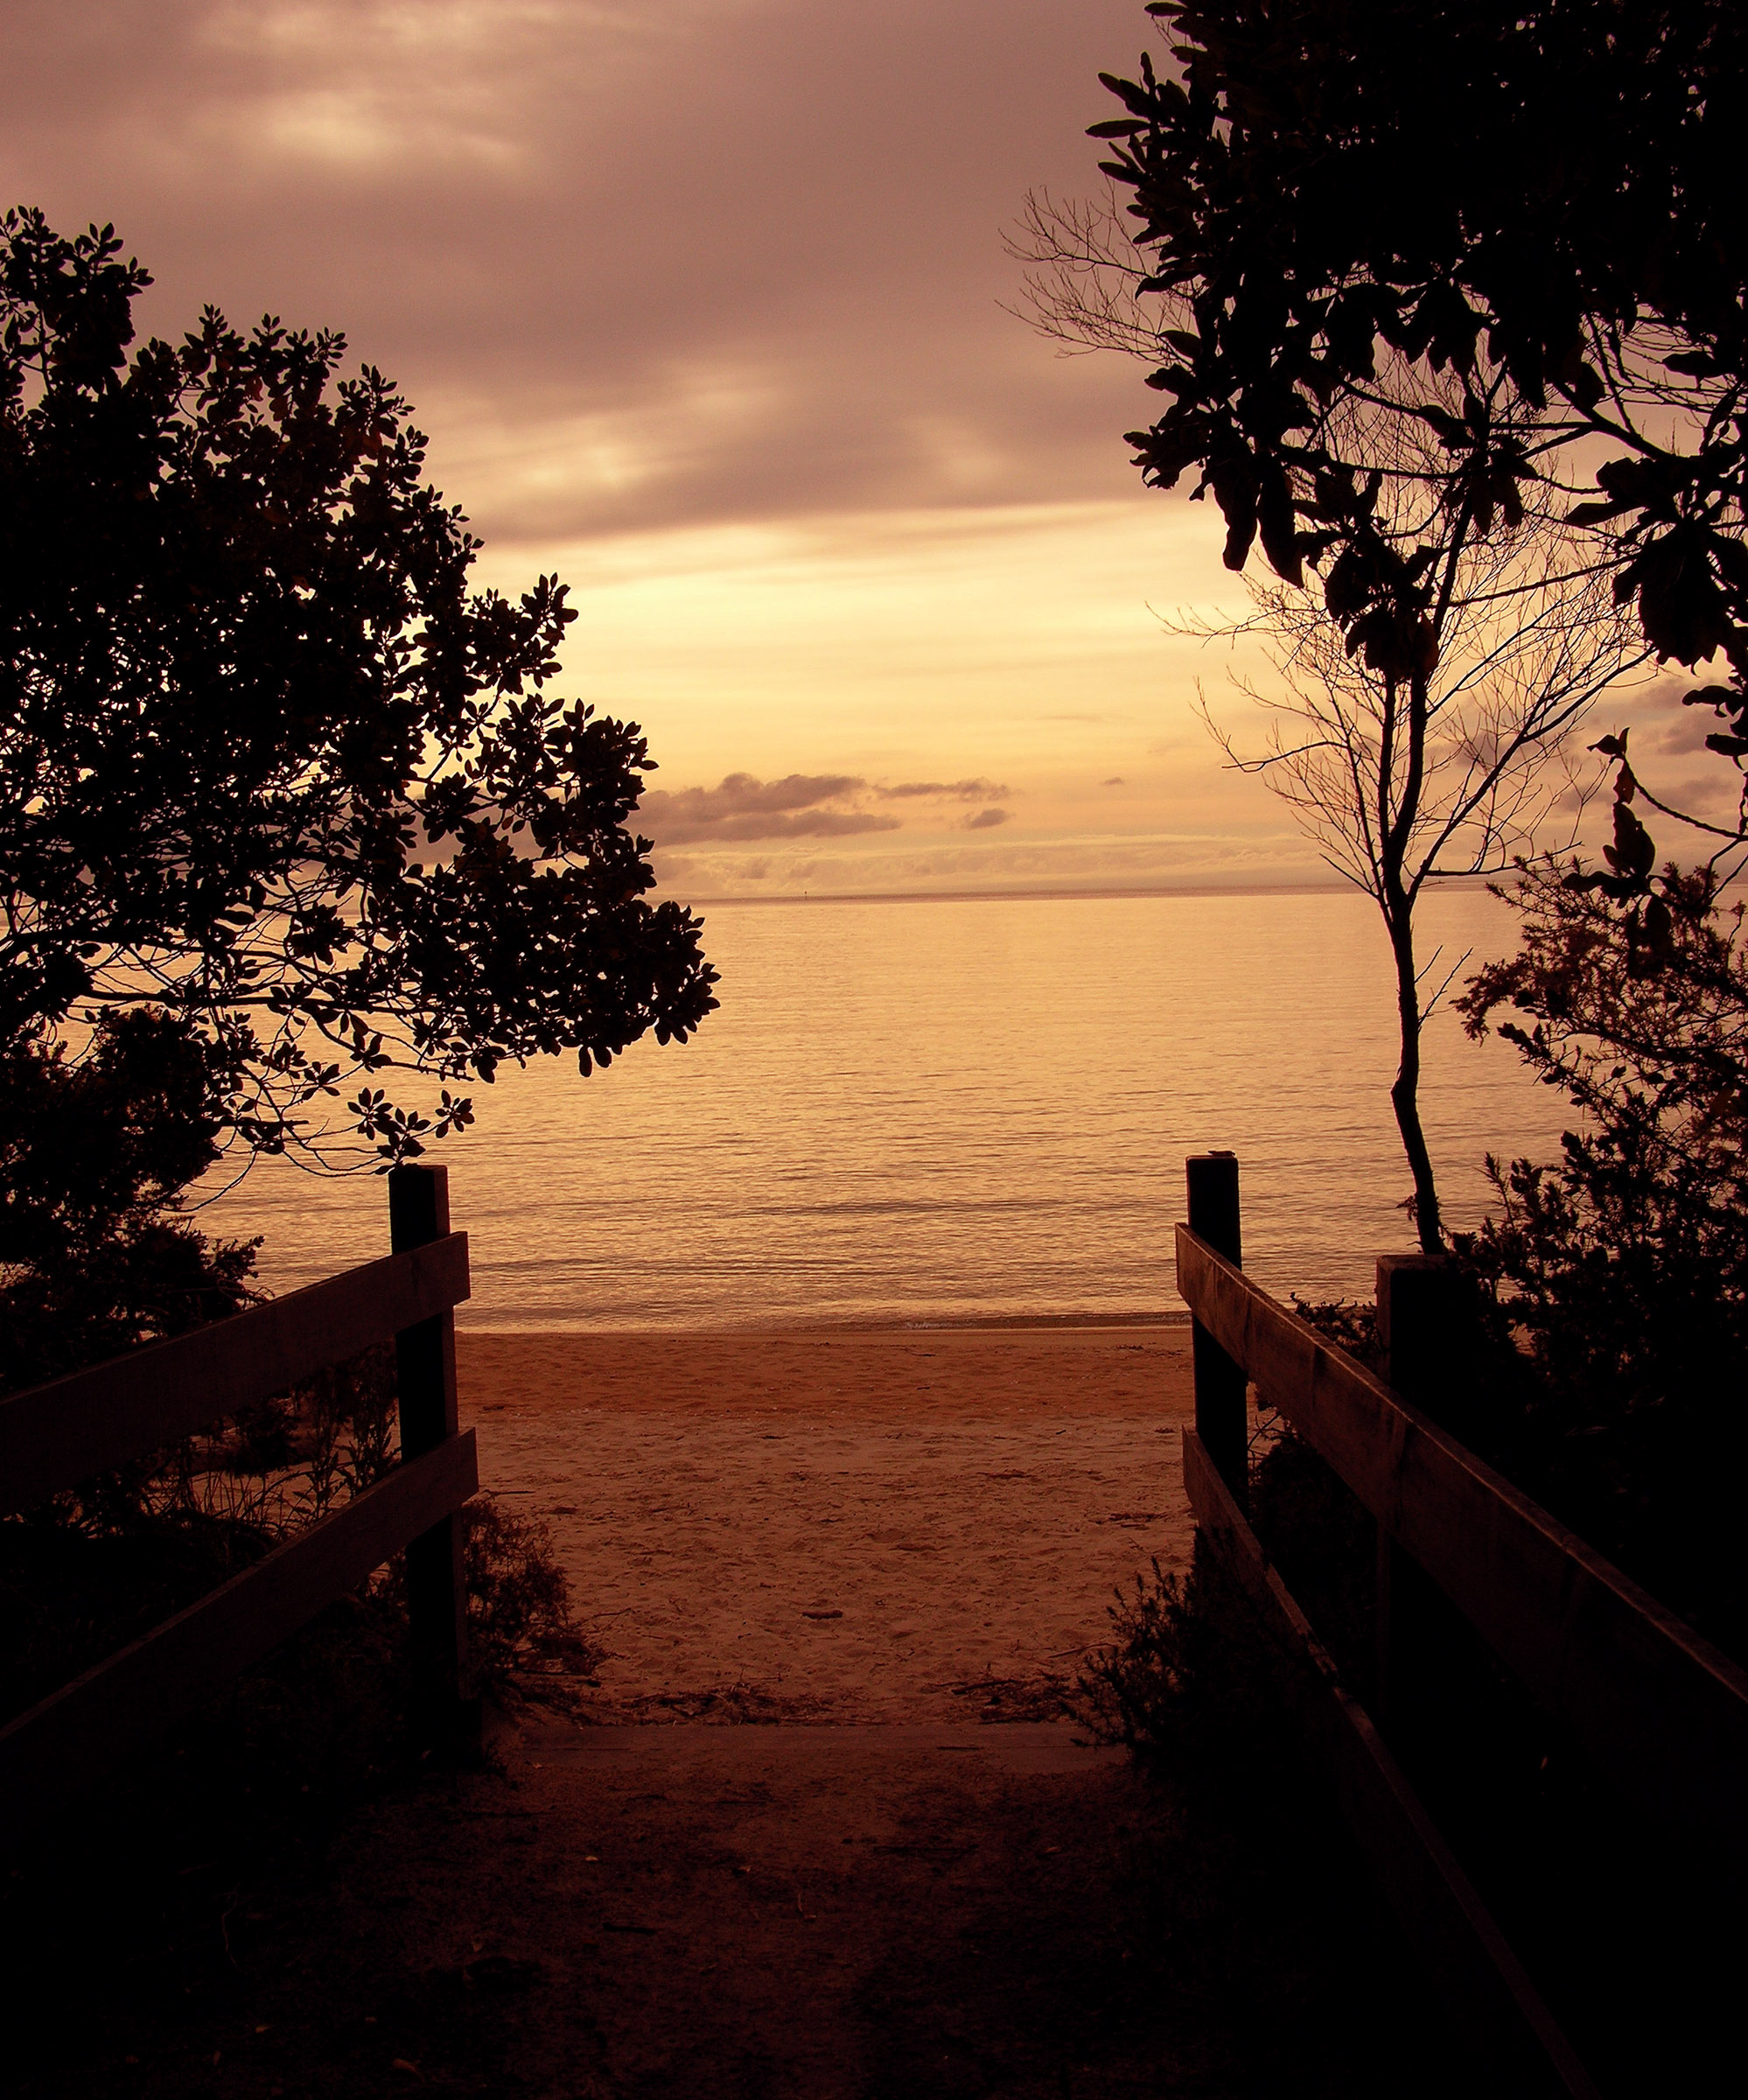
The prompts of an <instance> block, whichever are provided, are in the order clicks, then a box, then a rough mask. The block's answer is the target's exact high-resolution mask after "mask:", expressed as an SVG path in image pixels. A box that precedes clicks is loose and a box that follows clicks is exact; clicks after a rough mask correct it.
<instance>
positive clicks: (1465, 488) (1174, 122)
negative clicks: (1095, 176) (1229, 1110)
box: [1027, 0, 1748, 1244]
mask: <svg viewBox="0 0 1748 2100" xmlns="http://www.w3.org/2000/svg"><path fill="white" fill-rule="evenodd" d="M1148 12H1149V13H1150V14H1151V15H1153V16H1155V17H1156V18H1158V19H1160V20H1161V22H1162V23H1163V24H1164V25H1165V29H1166V32H1167V35H1168V37H1169V38H1170V42H1171V59H1172V68H1171V74H1161V73H1157V72H1156V71H1155V68H1154V66H1153V64H1152V61H1151V59H1150V58H1148V57H1143V60H1142V64H1141V67H1140V72H1139V77H1138V78H1137V79H1136V80H1123V79H1119V78H1116V77H1114V76H1111V75H1105V76H1102V77H1103V78H1104V81H1105V85H1106V86H1107V87H1108V88H1109V89H1110V90H1111V92H1112V93H1113V94H1114V95H1115V96H1116V97H1117V98H1118V99H1119V100H1120V102H1122V105H1123V109H1124V114H1123V115H1122V116H1119V117H1115V118H1113V119H1111V120H1109V121H1108V122H1106V123H1101V124H1098V125H1095V126H1094V128H1093V130H1094V137H1101V138H1102V139H1104V140H1106V141H1107V142H1108V147H1109V157H1108V158H1107V159H1106V160H1105V161H1104V163H1103V164H1102V165H1103V170H1104V172H1105V174H1106V175H1107V177H1108V179H1109V180H1110V182H1111V183H1112V184H1113V186H1114V188H1115V192H1116V193H1123V192H1126V193H1127V194H1128V199H1129V201H1128V207H1127V210H1128V215H1129V220H1130V221H1131V224H1130V227H1129V233H1128V235H1127V237H1126V238H1125V237H1123V236H1122V235H1120V234H1119V233H1118V232H1117V230H1116V222H1115V215H1114V214H1104V213H1101V211H1100V210H1099V209H1098V208H1097V207H1077V206H1069V207H1060V206H1057V205H1054V204H1052V202H1051V200H1048V199H1042V200H1035V201H1034V203H1033V204H1032V206H1031V221H1030V228H1029V234H1030V241H1029V246H1028V250H1027V252H1028V253H1029V255H1030V257H1031V260H1032V261H1033V262H1037V263H1039V264H1041V265H1042V266H1043V268H1044V272H1045V274H1044V276H1043V277H1042V278H1041V279H1039V280H1038V281H1037V282H1036V283H1035V287H1034V291H1035V297H1036V298H1037V300H1038V304H1039V306H1040V308H1041V311H1042V314H1043V318H1044V319H1045V325H1047V326H1049V327H1051V328H1052V329H1053V330H1054V331H1055V332H1058V333H1059V334H1061V335H1063V336H1065V337H1066V339H1069V340H1070V341H1071V342H1076V343H1085V342H1089V341H1090V342H1096V343H1104V344H1111V345H1115V346H1120V347H1123V348H1126V349H1129V350H1130V351H1132V352H1135V353H1138V354H1142V355H1143V356H1145V357H1146V358H1147V359H1148V360H1149V362H1150V365H1151V367H1152V369H1151V371H1150V377H1149V383H1150V385H1151V386H1153V387H1154V388H1156V389H1157V390H1158V391H1159V392H1161V393H1162V394H1164V395H1166V396H1167V397H1168V400H1169V405H1168V406H1167V408H1166V409H1165V410H1164V414H1163V415H1161V416H1159V418H1158V419H1157V421H1156V422H1155V423H1153V424H1152V425H1151V426H1150V428H1148V429H1146V430H1136V431H1134V432H1131V433H1130V442H1131V443H1132V444H1134V445H1135V447H1136V464H1137V465H1139V466H1140V467H1141V469H1142V472H1143V476H1144V478H1145V479H1147V480H1148V481H1149V482H1150V483H1151V484H1152V485H1154V486H1159V487H1164V488H1170V487H1172V486H1176V485H1177V484H1178V481H1179V480H1180V479H1182V478H1183V476H1184V475H1185V473H1186V472H1191V471H1192V470H1193V471H1194V472H1195V473H1196V475H1197V481H1196V486H1195V487H1194V489H1193V491H1192V493H1193V495H1194V496H1195V497H1197V498H1200V497H1203V496H1205V495H1206V493H1208V492H1209V491H1210V490H1212V492H1213V496H1214V499H1215V501H1216V503H1217V504H1218V505H1219V507H1220V511H1221V513H1222V514H1223V517H1224V520H1225V522H1226V526H1227V542H1226V549H1225V558H1226V560H1227V564H1228V566H1230V567H1232V568H1234V569H1242V568H1244V567H1245V565H1246V563H1248V558H1249V556H1250V554H1251V552H1252V549H1253V548H1254V546H1255V544H1256V543H1257V542H1259V541H1260V542H1261V545H1262V551H1263V554H1264V556H1265V557H1266V559H1267V561H1268V563H1269V566H1270V567H1271V568H1272V570H1274V572H1275V574H1276V577H1278V578H1279V579H1280V581H1281V584H1282V585H1283V588H1284V589H1285V590H1287V591H1290V592H1292V591H1301V590H1304V589H1306V588H1308V587H1313V588H1315V589H1316V591H1318V594H1319V595H1320V597H1321V598H1322V601H1323V608H1324V611H1325V613H1326V615H1327V617H1328V619H1329V620H1331V621H1332V623H1333V625H1334V627H1335V628H1336V629H1337V630H1338V631H1339V634H1340V635H1341V637H1342V641H1343V646H1344V649H1345V650H1346V654H1347V655H1348V656H1349V657H1357V658H1358V659H1359V660H1360V662H1361V663H1362V664H1363V666H1364V668H1365V669H1366V670H1367V671H1368V672H1369V673H1370V674H1372V675H1373V676H1374V677H1376V678H1381V679H1382V680H1384V681H1386V682H1387V683H1388V685H1389V686H1390V687H1391V688H1392V689H1393V690H1395V692H1396V693H1397V694H1398V695H1399V696H1400V719H1401V724H1402V732H1404V734H1403V738H1402V740H1403V741H1404V742H1405V743H1406V745H1407V746H1409V747H1412V746H1415V745H1416V742H1417V741H1418V740H1419V739H1420V737H1421V733H1422V731H1423V727H1424V725H1425V724H1426V722H1427V719H1428V715H1429V708H1430V681H1431V680H1432V679H1433V678H1434V677H1435V676H1437V674H1438V672H1439V670H1440V656H1439V653H1440V650H1441V648H1442V647H1443V646H1444V642H1443V640H1442V637H1441V634H1440V632H1439V629H1440V615H1441V609H1442V608H1443V607H1444V606H1445V605H1446V604H1447V603H1448V602H1449V601H1448V598H1447V592H1448V589H1449V585H1450V580H1451V567H1450V563H1449V561H1448V560H1447V559H1446V558H1444V556H1441V554H1440V553H1439V551H1438V549H1437V546H1436V545H1430V544H1429V535H1428V533H1427V532H1426V531H1424V530H1422V529H1416V530H1413V531H1409V532H1407V533H1404V532H1403V531H1402V527H1401V521H1402V515H1403V509H1404V500H1407V499H1410V498H1411V496H1412V491H1413V489H1414V488H1416V487H1417V488H1418V490H1419V492H1420V497H1421V499H1422V502H1421V507H1420V510H1419V513H1418V515H1419V517H1420V519H1421V521H1423V524H1424V525H1430V523H1431V522H1432V521H1433V520H1434V519H1435V517H1436V518H1437V519H1439V520H1440V521H1441V522H1440V523H1439V525H1438V527H1437V532H1441V533H1444V535H1446V541H1447V549H1446V550H1447V553H1448V552H1449V550H1450V549H1457V550H1458V552H1459V553H1460V552H1461V551H1462V549H1463V548H1464V545H1465V542H1466V543H1467V544H1468V545H1469V546H1470V547H1472V546H1473V545H1474V544H1475V543H1476V542H1492V541H1496V540H1497V539H1498V538H1499V537H1500V535H1502V534H1503V535H1507V536H1509V535H1514V534H1515V533H1516V532H1517V531H1518V530H1519V528H1520V526H1521V522H1522V521H1523V519H1524V517H1525V515H1526V514H1531V513H1534V512H1537V511H1540V512H1542V513H1543V514H1549V513H1552V514H1557V516H1558V518H1559V521H1560V523H1561V526H1562V528H1563V530H1565V531H1567V532H1569V533H1570V534H1572V535H1581V536H1580V538H1579V539H1578V540H1577V542H1575V556H1574V558H1573V559H1572V561H1571V562H1570V567H1569V570H1568V572H1567V576H1566V584H1567V585H1568V586H1569V587H1570V591H1571V592H1572V593H1573V598H1574V605H1575V609H1576V611H1577V615H1578V616H1579V617H1580V618H1584V617H1588V615H1589V612H1590V610H1591V606H1592V605H1593V602H1594V591H1593V585H1594V583H1595V580H1596V579H1597V578H1599V577H1600V578H1605V579H1606V582H1607V585H1608V589H1609V591H1610V592H1611V593H1612V596H1613V598H1614V599H1615V601H1616V602H1617V603H1618V604H1619V605H1621V606H1631V607H1633V609H1634V611H1635V612H1636V613H1637V616H1638V619H1639V620H1640V626H1641V629H1642V633H1643V635H1644V640H1645V645H1646V647H1647V650H1648V651H1649V652H1650V653H1651V654H1653V655H1656V656H1658V657H1659V658H1669V657H1673V658H1675V660H1676V661H1678V662H1682V663H1685V664H1689V665H1696V664H1703V663H1705V662H1708V661H1709V660H1710V658H1711V657H1712V656H1714V655H1717V654H1720V653H1721V654H1722V655H1723V656H1724V659H1725V661H1726V662H1727V663H1728V665H1729V667H1730V682H1729V683H1727V684H1721V683H1707V684H1705V685H1703V686H1700V687H1699V688H1697V689H1696V690H1694V691H1693V692H1691V693H1690V694H1689V696H1688V697H1689V701H1690V702H1691V703H1693V704H1703V705H1706V706H1710V707H1712V708H1714V709H1716V710H1717V712H1718V713H1719V714H1720V715H1721V716H1722V717H1723V718H1724V721H1725V724H1726V727H1725V729H1724V731H1723V732H1719V733H1718V734H1717V735H1714V736H1713V737H1712V738H1710V739H1709V742H1710V745H1711V746H1712V748H1713V749H1714V750H1716V751H1717V752H1718V753H1721V754H1722V755H1723V756H1724V758H1725V759H1726V760H1730V761H1731V763H1733V764H1734V765H1736V766H1737V767H1740V765H1741V762H1742V760H1743V758H1744V757H1745V755H1748V734H1745V732H1748V712H1745V710H1748V683H1745V680H1748V549H1745V548H1744V545H1743V527H1744V522H1745V503H1748V318H1745V317H1748V296H1745V295H1748V238H1745V235H1744V232H1743V228H1742V225H1741V220H1740V213H1739V211H1738V202H1737V197H1738V185H1737V181H1736V174H1735V165H1734V146H1733V142H1734V141H1735V140H1736V139H1737V138H1738V137H1739V136H1740V130H1741V118H1742V116H1743V115H1744V113H1745V109H1744V105H1745V97H1748V85H1745V83H1748V69H1745V66H1744V63H1743V61H1744V59H1745V58H1748V25H1745V23H1744V21H1743V19H1742V18H1741V17H1740V15H1739V11H1734V10H1731V9H1728V8H1726V7H1724V5H1722V4H1721V0H1700V4H1695V5H1689V6H1684V7H1682V8H1680V9H1677V8H1675V7H1669V6H1661V5H1656V4H1652V5H1648V6H1647V5H1639V4H1636V0H1635V4H1633V5H1630V6H1629V5H1626V4H1619V0H1532V4H1530V5H1528V6H1527V7H1507V6H1505V5H1504V4H1502V0H1481V4H1479V5H1478V4H1471V0H1463V4H1461V5H1458V4H1454V0H1384V4H1381V5H1379V6H1367V7H1365V8H1360V7H1357V6H1355V5H1353V0H1287V4H1283V5H1280V6H1271V7H1269V8H1267V9H1259V8H1255V7H1253V6H1251V5H1249V4H1248V0H1208V4H1199V0H1156V4H1153V5H1151V6H1150V8H1149V9H1148ZM1173 74H1174V75H1175V76H1176V77H1172V75H1173ZM1429 435H1430V438H1431V439H1432V440H1433V441H1434V442H1433V444H1431V445H1430V446H1429V445H1428V444H1426V443H1425V439H1426V438H1427V437H1428V436H1429ZM1380 455H1382V459H1381V460H1380ZM1393 455H1395V457H1397V458H1399V457H1401V456H1403V455H1407V456H1409V457H1411V458H1412V459H1413V461H1414V465H1413V466H1412V468H1411V469H1410V471H1409V475H1408V477H1407V478H1406V479H1403V478H1402V476H1401V474H1400V473H1399V471H1398V468H1397V466H1396V465H1395V461H1394V459H1393V457H1392V456H1393ZM1412 507H1413V504H1412V501H1411V500H1409V508H1410V509H1412ZM1431 536H1432V537H1433V538H1434V539H1436V538H1437V533H1435V534H1433V535H1431ZM1307 577H1310V579H1311V583H1310V584H1309V585H1308V584H1307ZM1547 581H1548V579H1547V577H1545V575H1532V576H1531V577H1530V578H1529V579H1528V583H1527V584H1526V585H1525V586H1524V587H1523V590H1522V591H1521V592H1520V591H1518V587H1517V586H1515V585H1514V586H1512V587H1511V588H1510V589H1508V590H1505V591H1500V593H1499V594H1498V596H1497V597H1496V598H1495V600H1494V604H1495V609H1496V611H1497V612H1498V613H1499V615H1500V618H1501V619H1504V618H1506V617H1507V616H1508V615H1509V609H1510V607H1511V606H1512V605H1513V603H1514V599H1515V600H1516V602H1518V603H1519V604H1520V605H1521V604H1522V602H1523V599H1524V598H1528V601H1529V606H1530V611H1529V613H1528V617H1530V618H1531V619H1532V620H1533V619H1534V618H1535V616H1536V615H1535V611H1534V608H1535V606H1536V605H1537V604H1538V603H1539V602H1540V601H1541V600H1542V598H1543V597H1544V596H1545V591H1546V584H1547ZM1617 741H1619V739H1617ZM1745 785H1748V783H1745ZM1637 791H1638V792H1639V793H1640V795H1641V797H1642V799H1644V800H1646V801H1650V802H1655V801H1656V798H1655V797H1654V796H1652V795H1650V793H1649V791H1648V790H1646V789H1645V788H1643V785H1642V783H1639V784H1638V788H1637ZM1631 793H1632V790H1631V789H1629V791H1628V794H1627V796H1626V800H1627V801H1630V800H1631ZM1621 806H1624V804H1623V805H1621ZM1658 806H1660V807H1661V806H1665V805H1662V804H1661V803H1659V804H1658ZM1630 814H1631V812H1630V811H1629V812H1628V815H1629V816H1630ZM1676 814H1679V813H1676ZM1633 822H1634V823H1636V822H1637V819H1634V820H1633ZM1618 829H1619V830H1623V831H1624V832H1625V831H1626V830H1628V829H1629V828H1628V827H1626V826H1625V825H1624V824H1620V825H1618ZM1641 830H1642V827H1641ZM1386 831H1387V832H1388V827H1386ZM1731 836H1732V837H1737V838H1740V837H1742V836H1743V832H1742V827H1741V825H1740V824H1739V823H1738V827H1737V830H1736V831H1735V833H1733V834H1731ZM1628 847H1629V849H1630V850H1629V851H1626V852H1625V853H1623V852H1622V850H1621V848H1620V846H1619V843H1618V844H1617V847H1616V848H1615V849H1614V851H1615V852H1616V854H1617V855H1618V856H1619V858H1620V865H1619V866H1614V867H1612V872H1610V873H1608V874H1606V875H1591V874H1589V873H1586V872H1584V871H1582V870H1578V871H1570V877H1571V879H1574V880H1584V881H1589V882H1591V883H1593V884H1594V885H1596V886H1598V888H1599V889H1601V890H1603V891H1605V893H1606V894H1608V895H1609V896H1610V897H1611V898H1612V900H1614V901H1615V902H1617V903H1619V904H1622V905H1624V906H1625V907H1626V908H1627V910H1628V911H1629V912H1630V913H1633V914H1638V915H1639V916H1640V917H1641V918H1642V916H1643V915H1644V914H1645V913H1646V912H1647V911H1648V910H1649V909H1650V907H1651V905H1652V903H1653V902H1654V899H1653V886H1654V862H1655V858H1656V856H1655V851H1654V848H1653V847H1651V844H1650V841H1649V839H1648V836H1647V837H1646V838H1644V839H1643V841H1642V842H1641V841H1640V839H1638V838H1636V837H1629V839H1628ZM1405 1076H1406V1075H1405ZM1404 1136H1405V1138H1409V1133H1408V1132H1407V1131H1405V1132H1404ZM1412 1149H1413V1148H1412V1143H1411V1140H1410V1151H1412ZM1423 1235H1425V1218H1424V1206H1423ZM1427 1238H1428V1243H1429V1244H1430V1243H1431V1238H1430V1236H1427Z"/></svg>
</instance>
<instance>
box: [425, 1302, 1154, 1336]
mask: <svg viewBox="0 0 1748 2100" xmlns="http://www.w3.org/2000/svg"><path fill="white" fill-rule="evenodd" d="M1189 1327H1190V1315H1189V1313H1187V1312H1176V1313H1172V1312H1164V1313H966V1314H963V1315H960V1314H955V1313H943V1314H941V1315H940V1317H938V1318H936V1317H922V1318H918V1319H915V1320H780V1321H775V1322H769V1323H766V1322H764V1321H754V1320H736V1321H732V1322H728V1321H718V1322H717V1323H716V1324H715V1325H714V1326H684V1325H682V1324H680V1323H678V1322H675V1323H674V1324H672V1325H663V1326H661V1327H651V1326H637V1325H620V1326H618V1327H575V1326H570V1325H567V1324H566V1323H565V1322H564V1321H563V1320H529V1319H524V1318H522V1317H521V1316H520V1315H515V1314H505V1315H501V1316H500V1315H498V1314H495V1313H492V1314H486V1316H484V1317H483V1318H476V1319H472V1320H470V1319H468V1318H467V1317H466V1316H465V1306H463V1307H462V1308H459V1309H458V1312H457V1315H456V1323H455V1331H456V1334H457V1335H458V1336H460V1335H463V1334H479V1335H488V1334H489V1335H491V1336H493V1337H494V1338H495V1339H497V1340H500V1341H511V1340H521V1341H545V1340H553V1341H560V1340H563V1341H586V1340H597V1341H633V1340H638V1339H643V1340H654V1339H658V1338H662V1339H668V1340H684V1341H695V1342H704V1341H712V1340H714V1339H715V1338H717V1336H723V1337H732V1338H734V1339H736V1340H746V1339H749V1338H752V1337H754V1336H758V1335H765V1336H767V1337H769V1338H772V1339H774V1340H781V1339H784V1338H786V1337H793V1336H801V1335H823V1336H827V1337H829V1336H831V1335H834V1334H843V1335H870V1336H872V1335H891V1336H895V1337H903V1336H905V1335H907V1334H1107V1333H1108V1334H1131V1333H1136V1332H1140V1333H1143V1334H1146V1333H1150V1332H1151V1331H1153V1330H1155V1329H1159V1330H1162V1331H1165V1332H1175V1331H1177V1330H1179V1329H1181V1330H1182V1331H1184V1332H1185V1333H1187V1332H1188V1331H1189Z"/></svg>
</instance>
